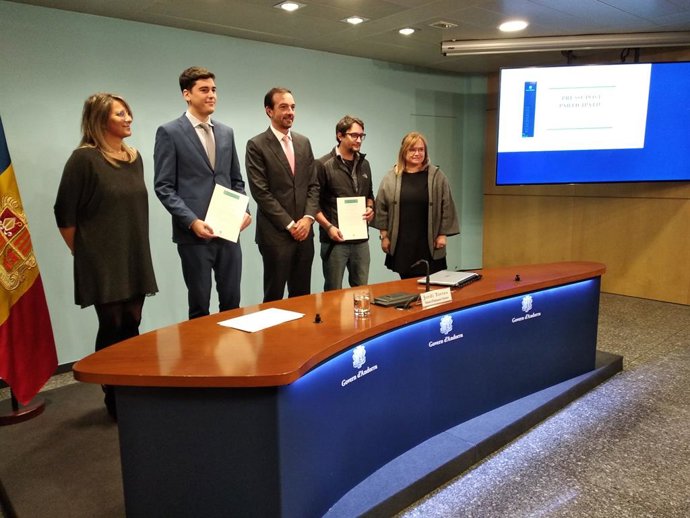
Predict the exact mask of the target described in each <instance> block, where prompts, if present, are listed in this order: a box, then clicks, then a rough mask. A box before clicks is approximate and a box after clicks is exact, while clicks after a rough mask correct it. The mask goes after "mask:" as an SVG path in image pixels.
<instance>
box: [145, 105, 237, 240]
mask: <svg viewBox="0 0 690 518" xmlns="http://www.w3.org/2000/svg"><path fill="white" fill-rule="evenodd" d="M212 123H213V135H214V138H215V141H216V167H215V170H214V169H212V168H211V164H210V162H209V160H208V156H207V155H206V150H205V149H204V146H203V145H202V144H201V140H199V136H198V135H197V132H196V130H195V129H194V126H192V123H191V122H190V121H189V119H188V118H187V116H186V115H185V114H183V115H182V117H180V118H179V119H175V120H173V121H171V122H168V123H167V124H164V125H162V126H160V127H159V128H158V131H157V132H156V144H155V147H154V152H153V163H154V171H155V177H154V189H155V191H156V195H157V196H158V199H159V200H160V201H161V203H162V204H163V205H164V206H165V208H166V209H168V212H170V214H172V239H173V241H174V242H175V243H181V244H193V243H202V242H204V240H203V239H200V238H199V237H197V236H196V235H195V234H194V232H192V231H191V230H190V228H189V227H190V225H191V224H192V222H193V221H194V220H195V219H201V220H203V219H205V218H206V211H207V210H208V204H209V202H210V201H211V195H212V193H213V189H214V187H215V184H219V185H222V186H223V187H227V188H230V189H232V190H233V191H237V192H241V193H243V194H244V193H245V191H244V181H243V180H242V174H241V172H240V163H239V160H238V158H237V149H236V148H235V135H234V132H233V130H232V128H231V127H229V126H226V125H224V124H221V123H220V122H217V121H215V120H212Z"/></svg>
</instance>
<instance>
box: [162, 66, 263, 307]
mask: <svg viewBox="0 0 690 518" xmlns="http://www.w3.org/2000/svg"><path fill="white" fill-rule="evenodd" d="M180 90H182V97H183V98H184V100H185V101H186V102H187V111H186V112H185V113H184V114H183V115H182V116H181V117H180V118H178V119H175V120H173V121H171V122H168V123H167V124H164V125H162V126H160V127H159V128H158V131H157V132H156V143H155V148H154V153H153V160H154V169H155V178H154V188H155V191H156V195H157V196H158V199H160V201H161V203H162V204H163V205H164V206H165V208H166V209H168V212H170V214H171V215H172V228H173V233H172V238H173V242H175V243H176V244H177V251H178V253H179V255H180V259H181V261H182V274H183V276H184V281H185V284H186V285H187V296H188V303H189V318H190V319H192V318H197V317H201V316H204V315H208V314H209V304H210V298H211V273H212V272H214V273H215V279H216V290H217V291H218V302H219V306H220V311H225V310H228V309H233V308H237V307H239V305H240V279H241V275H242V251H241V249H240V244H239V241H238V242H237V243H233V242H231V241H227V240H225V239H221V238H219V237H215V235H214V233H213V229H212V228H211V227H210V226H209V225H208V224H207V223H206V222H205V221H204V218H205V217H206V210H207V209H208V204H209V202H210V200H211V195H212V193H213V189H214V187H215V185H216V184H219V185H222V186H223V187H227V188H230V189H232V190H233V191H237V192H241V193H243V194H244V181H243V180H242V174H241V172H240V164H239V160H238V158H237V150H236V149H235V136H234V132H233V130H232V128H230V127H229V126H226V125H224V124H221V123H220V122H218V121H216V120H212V119H211V114H212V113H213V112H214V111H215V109H216V99H217V96H216V83H215V75H214V74H213V73H212V72H210V71H208V70H207V69H205V68H201V67H191V68H188V69H186V70H185V71H184V72H182V74H181V75H180ZM250 223H251V217H250V216H249V214H245V216H244V221H243V222H242V227H241V228H242V230H244V229H245V228H246V227H247V225H249V224H250Z"/></svg>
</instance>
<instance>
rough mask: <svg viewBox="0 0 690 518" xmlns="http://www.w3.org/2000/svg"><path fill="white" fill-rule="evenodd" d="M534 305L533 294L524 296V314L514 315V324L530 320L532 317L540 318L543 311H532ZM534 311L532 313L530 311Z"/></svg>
mask: <svg viewBox="0 0 690 518" xmlns="http://www.w3.org/2000/svg"><path fill="white" fill-rule="evenodd" d="M533 307H534V299H533V298H532V295H525V296H524V297H522V312H523V313H524V315H522V316H519V317H513V318H512V320H511V322H512V323H513V324H516V323H517V322H524V321H525V320H529V319H531V318H538V317H540V316H541V312H539V311H532V309H533ZM530 311H532V313H530Z"/></svg>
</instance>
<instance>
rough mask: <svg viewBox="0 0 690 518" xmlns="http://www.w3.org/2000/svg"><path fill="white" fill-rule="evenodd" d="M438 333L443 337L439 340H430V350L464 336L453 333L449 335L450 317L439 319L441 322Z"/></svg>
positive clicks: (451, 320) (444, 316)
mask: <svg viewBox="0 0 690 518" xmlns="http://www.w3.org/2000/svg"><path fill="white" fill-rule="evenodd" d="M439 331H440V332H441V334H442V335H445V336H444V337H443V338H442V339H440V340H430V341H429V347H430V348H431V347H436V346H437V345H441V344H445V343H448V342H452V341H453V340H458V339H460V338H462V337H463V336H464V335H463V334H462V333H455V334H453V335H451V334H450V333H451V332H452V331H453V317H452V316H451V315H443V316H442V317H441V321H440V322H439Z"/></svg>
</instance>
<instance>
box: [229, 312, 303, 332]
mask: <svg viewBox="0 0 690 518" xmlns="http://www.w3.org/2000/svg"><path fill="white" fill-rule="evenodd" d="M303 316H304V313H297V312H295V311H287V310H285V309H278V308H269V309H264V310H262V311H257V312H256V313H250V314H249V315H243V316H241V317H235V318H231V319H229V320H223V321H222V322H218V325H221V326H224V327H232V328H233V329H239V330H240V331H246V332H247V333H254V332H256V331H261V330H262V329H266V328H269V327H273V326H277V325H278V324H282V323H284V322H289V321H290V320H297V319H298V318H302V317H303Z"/></svg>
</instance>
